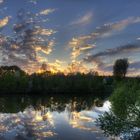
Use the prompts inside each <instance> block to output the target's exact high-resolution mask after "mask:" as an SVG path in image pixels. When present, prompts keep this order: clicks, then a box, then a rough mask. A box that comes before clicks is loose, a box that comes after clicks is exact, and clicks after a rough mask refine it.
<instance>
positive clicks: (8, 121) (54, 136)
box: [0, 96, 109, 140]
mask: <svg viewBox="0 0 140 140" xmlns="http://www.w3.org/2000/svg"><path fill="white" fill-rule="evenodd" d="M108 106H109V102H105V103H104V105H103V107H96V106H95V103H94V97H91V96H86V97H65V96H59V97H58V96H53V97H51V96H48V97H38V96H32V97H28V96H22V97H21V96H20V97H19V96H6V97H5V96H3V97H0V140H46V139H47V140H107V138H105V137H104V136H103V134H102V133H101V131H100V130H99V128H98V127H97V126H96V124H95V120H96V118H97V117H98V115H99V114H102V113H103V112H104V111H105V110H108Z"/></svg>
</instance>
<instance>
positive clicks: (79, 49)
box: [69, 36, 95, 62]
mask: <svg viewBox="0 0 140 140" xmlns="http://www.w3.org/2000/svg"><path fill="white" fill-rule="evenodd" d="M86 39H88V36H87V37H79V38H73V39H72V40H71V41H70V42H69V46H70V48H72V52H71V59H72V61H73V62H74V61H75V60H76V58H77V57H78V56H79V55H81V54H82V53H86V52H88V51H90V50H92V49H93V48H95V44H88V43H87V44H86V42H85V41H86Z"/></svg>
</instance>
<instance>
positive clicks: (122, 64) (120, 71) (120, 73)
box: [113, 58, 129, 77]
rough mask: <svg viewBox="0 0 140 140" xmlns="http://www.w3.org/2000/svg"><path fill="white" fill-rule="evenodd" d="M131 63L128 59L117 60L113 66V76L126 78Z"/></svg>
mask: <svg viewBox="0 0 140 140" xmlns="http://www.w3.org/2000/svg"><path fill="white" fill-rule="evenodd" d="M128 66H129V63H128V60H127V59H125V58H124V59H118V60H116V62H115V64H114V66H113V74H114V76H115V77H125V75H126V73H127V69H128Z"/></svg>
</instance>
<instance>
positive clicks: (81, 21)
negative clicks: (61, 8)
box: [70, 12, 93, 25]
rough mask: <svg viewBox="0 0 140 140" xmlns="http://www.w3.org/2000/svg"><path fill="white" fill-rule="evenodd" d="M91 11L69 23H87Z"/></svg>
mask: <svg viewBox="0 0 140 140" xmlns="http://www.w3.org/2000/svg"><path fill="white" fill-rule="evenodd" d="M92 18H93V13H92V12H88V13H86V14H85V15H84V16H82V17H80V18H78V19H76V20H75V21H73V22H71V24H70V25H87V24H89V23H90V22H91V21H92Z"/></svg>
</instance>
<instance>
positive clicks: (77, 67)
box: [66, 61, 89, 73]
mask: <svg viewBox="0 0 140 140" xmlns="http://www.w3.org/2000/svg"><path fill="white" fill-rule="evenodd" d="M77 72H81V73H88V72H89V69H88V68H87V66H86V65H85V64H84V63H83V62H82V61H75V62H72V63H71V64H69V65H68V67H67V69H66V73H77Z"/></svg>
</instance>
